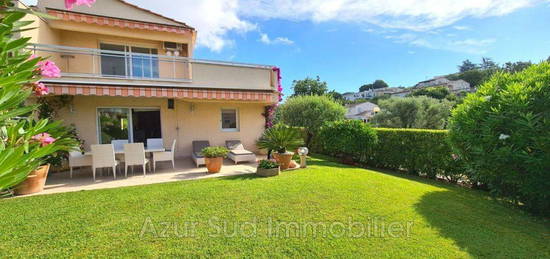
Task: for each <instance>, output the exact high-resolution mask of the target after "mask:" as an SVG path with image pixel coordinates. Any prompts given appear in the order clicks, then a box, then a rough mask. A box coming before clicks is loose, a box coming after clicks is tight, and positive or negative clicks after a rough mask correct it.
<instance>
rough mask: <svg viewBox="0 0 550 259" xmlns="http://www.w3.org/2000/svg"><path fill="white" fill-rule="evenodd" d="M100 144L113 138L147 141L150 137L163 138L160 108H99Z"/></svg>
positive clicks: (108, 142)
mask: <svg viewBox="0 0 550 259" xmlns="http://www.w3.org/2000/svg"><path fill="white" fill-rule="evenodd" d="M97 120H98V136H99V143H100V144H110V143H111V141H113V140H128V142H130V143H131V142H136V143H137V142H141V143H146V142H147V139H148V138H162V133H161V132H162V130H161V124H160V109H159V108H98V109H97Z"/></svg>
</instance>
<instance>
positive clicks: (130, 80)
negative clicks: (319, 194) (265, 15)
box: [21, 0, 279, 156]
mask: <svg viewBox="0 0 550 259" xmlns="http://www.w3.org/2000/svg"><path fill="white" fill-rule="evenodd" d="M33 8H36V9H38V10H39V11H41V12H44V13H47V14H49V15H50V16H52V17H55V18H56V19H50V18H37V17H34V16H32V17H31V16H29V19H34V24H32V25H31V27H37V29H35V30H29V31H24V32H22V33H21V35H22V36H24V37H32V40H31V42H32V43H33V45H32V51H33V52H34V53H35V54H36V55H39V56H44V57H49V59H50V60H52V61H54V62H55V63H56V64H57V65H58V66H59V68H60V69H61V72H62V76H61V78H51V79H44V80H43V81H42V82H43V83H45V84H46V86H47V87H48V88H49V89H50V92H51V95H52V96H54V98H55V96H61V95H68V96H71V98H66V100H68V103H66V105H65V106H64V107H63V108H61V109H60V110H59V112H58V117H59V119H62V120H64V122H65V123H66V124H73V125H74V126H75V127H76V130H77V132H78V134H79V136H80V137H81V138H82V139H83V140H84V141H85V149H87V150H89V149H90V145H92V144H98V143H99V144H106V143H111V141H112V140H120V139H122V140H128V141H129V142H145V140H146V139H148V138H162V139H163V141H164V146H165V147H169V146H170V145H171V143H172V141H173V140H177V154H176V155H177V156H190V155H191V150H192V147H191V142H192V141H194V140H209V141H210V143H211V145H220V146H221V145H224V143H225V141H226V140H241V141H242V142H243V144H244V146H245V147H246V148H247V149H251V150H256V148H255V141H256V139H258V138H259V137H260V136H261V134H262V132H263V131H264V125H265V117H264V116H263V115H262V114H263V113H264V109H265V107H266V106H269V105H273V104H275V103H277V102H278V98H279V93H278V91H277V86H278V85H277V84H278V69H276V68H274V67H273V66H269V65H256V64H245V63H235V62H224V61H215V60H201V59H195V58H194V57H193V54H194V49H195V43H196V38H197V31H196V30H195V29H194V28H193V27H192V26H190V25H188V24H186V23H184V22H181V21H176V20H174V19H171V18H168V17H164V16H162V15H160V14H157V13H154V12H151V11H149V10H146V9H143V8H140V7H138V6H135V5H133V4H130V3H127V2H125V1H122V0H100V1H97V2H96V3H95V4H94V5H93V6H92V7H91V8H90V7H87V6H77V7H75V8H74V9H72V10H71V11H68V10H66V9H65V8H64V2H63V1H60V0H38V3H37V5H36V6H35V7H33Z"/></svg>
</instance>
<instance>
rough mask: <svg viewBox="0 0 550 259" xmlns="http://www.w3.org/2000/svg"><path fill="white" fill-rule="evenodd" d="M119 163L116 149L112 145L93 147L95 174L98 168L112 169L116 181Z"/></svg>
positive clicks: (93, 168)
mask: <svg viewBox="0 0 550 259" xmlns="http://www.w3.org/2000/svg"><path fill="white" fill-rule="evenodd" d="M117 165H118V161H117V160H116V159H115V149H114V148H113V145H112V144H103V145H92V170H93V172H94V182H95V173H96V169H97V168H112V169H113V177H114V179H116V166H117Z"/></svg>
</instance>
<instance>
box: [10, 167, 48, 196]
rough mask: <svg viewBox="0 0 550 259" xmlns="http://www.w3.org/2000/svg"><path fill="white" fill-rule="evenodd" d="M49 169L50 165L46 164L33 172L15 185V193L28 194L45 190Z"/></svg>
mask: <svg viewBox="0 0 550 259" xmlns="http://www.w3.org/2000/svg"><path fill="white" fill-rule="evenodd" d="M49 170H50V165H44V166H41V167H39V168H38V169H36V170H34V171H33V172H31V173H30V174H29V175H28V176H27V179H26V180H25V181H23V182H22V183H20V184H19V185H17V187H15V190H14V191H15V194H16V195H26V194H33V193H37V192H41V191H43V190H44V185H46V178H47V177H48V171H49Z"/></svg>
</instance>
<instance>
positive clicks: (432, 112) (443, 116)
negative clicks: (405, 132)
mask: <svg viewBox="0 0 550 259" xmlns="http://www.w3.org/2000/svg"><path fill="white" fill-rule="evenodd" d="M378 106H380V109H381V112H379V113H378V114H376V115H375V116H374V117H373V119H372V122H373V123H374V124H375V125H377V126H379V127H388V128H420V129H444V128H445V127H446V126H447V120H448V119H449V116H450V114H451V108H452V107H453V103H452V102H449V101H447V100H442V101H439V100H437V99H434V98H430V97H426V96H417V97H405V98H390V99H386V100H380V101H379V102H378Z"/></svg>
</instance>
